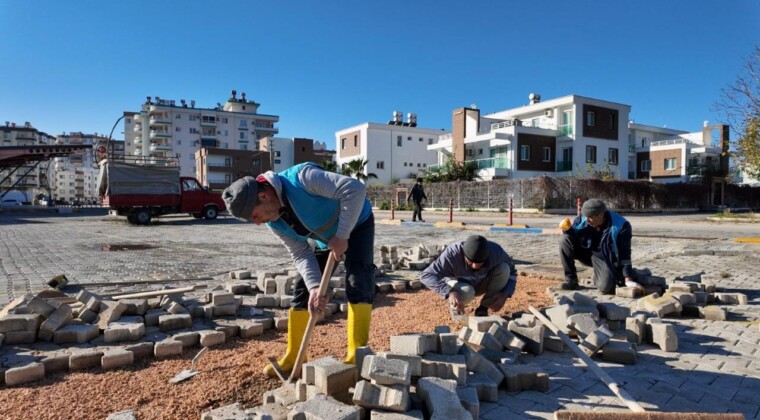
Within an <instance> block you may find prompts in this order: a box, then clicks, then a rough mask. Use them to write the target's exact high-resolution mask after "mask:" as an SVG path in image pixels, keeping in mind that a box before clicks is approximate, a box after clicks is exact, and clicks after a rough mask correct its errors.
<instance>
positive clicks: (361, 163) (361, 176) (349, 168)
mask: <svg viewBox="0 0 760 420" xmlns="http://www.w3.org/2000/svg"><path fill="white" fill-rule="evenodd" d="M367 163H369V161H367V160H361V159H354V160H352V161H349V162H348V163H346V164H345V165H344V166H343V171H342V173H343V175H346V176H352V177H354V178H356V179H358V180H359V181H361V182H364V183H366V182H367V180H369V179H377V175H375V174H373V173H371V172H370V173H367V174H365V173H364V169H365V168H366V166H367Z"/></svg>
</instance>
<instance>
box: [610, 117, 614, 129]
mask: <svg viewBox="0 0 760 420" xmlns="http://www.w3.org/2000/svg"><path fill="white" fill-rule="evenodd" d="M609 117H610V120H609V123H610V128H615V115H614V114H610V115H609Z"/></svg>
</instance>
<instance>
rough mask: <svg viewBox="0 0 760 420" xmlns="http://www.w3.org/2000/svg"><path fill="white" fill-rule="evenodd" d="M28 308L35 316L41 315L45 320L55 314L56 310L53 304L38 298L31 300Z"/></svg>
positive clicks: (27, 305) (27, 304)
mask: <svg viewBox="0 0 760 420" xmlns="http://www.w3.org/2000/svg"><path fill="white" fill-rule="evenodd" d="M26 307H27V308H29V310H30V311H31V312H32V313H33V314H39V315H41V316H42V317H43V318H48V317H50V315H52V314H53V312H55V308H54V307H53V306H52V305H51V304H49V303H47V301H45V300H44V299H40V298H38V297H37V296H35V297H33V298H32V299H30V300H29V302H27V303H26Z"/></svg>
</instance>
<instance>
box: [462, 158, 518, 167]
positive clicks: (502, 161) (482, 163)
mask: <svg viewBox="0 0 760 420" xmlns="http://www.w3.org/2000/svg"><path fill="white" fill-rule="evenodd" d="M472 162H475V163H477V164H478V169H488V168H496V169H512V165H511V164H510V162H509V159H507V158H488V159H478V160H474V161H472Z"/></svg>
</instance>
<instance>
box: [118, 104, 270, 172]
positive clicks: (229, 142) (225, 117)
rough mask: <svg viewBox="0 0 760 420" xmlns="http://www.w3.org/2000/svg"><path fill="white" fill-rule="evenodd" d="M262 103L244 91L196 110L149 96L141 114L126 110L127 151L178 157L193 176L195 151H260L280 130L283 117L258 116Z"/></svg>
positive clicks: (139, 154) (192, 106)
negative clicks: (259, 145)
mask: <svg viewBox="0 0 760 420" xmlns="http://www.w3.org/2000/svg"><path fill="white" fill-rule="evenodd" d="M259 106H260V104H258V103H256V102H254V101H252V100H249V99H246V97H245V93H241V94H240V98H238V97H237V92H236V91H234V90H233V91H232V95H231V96H230V98H229V99H227V102H225V104H224V105H222V104H220V103H218V104H217V106H216V107H214V108H196V107H195V101H189V103H188V102H186V101H185V100H184V99H182V100H180V103H179V104H177V103H176V101H174V100H169V99H162V98H159V97H155V99H154V98H152V97H150V96H149V97H148V98H147V100H146V101H145V103H144V104H142V106H141V109H140V111H139V112H134V111H132V112H125V113H124V141H125V153H126V155H127V156H129V157H132V158H134V157H138V158H139V157H144V158H145V159H146V161H150V159H151V158H164V157H177V158H178V159H179V163H180V172H181V174H182V175H183V176H195V174H196V169H197V168H196V160H195V152H196V151H198V150H199V149H201V148H203V147H209V148H221V149H235V150H256V149H257V147H258V142H259V140H260V139H262V138H264V137H266V136H274V135H276V134H277V133H278V132H279V130H278V129H277V127H275V123H277V122H278V121H279V120H280V117H279V116H276V115H266V114H259V113H258V109H259Z"/></svg>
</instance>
